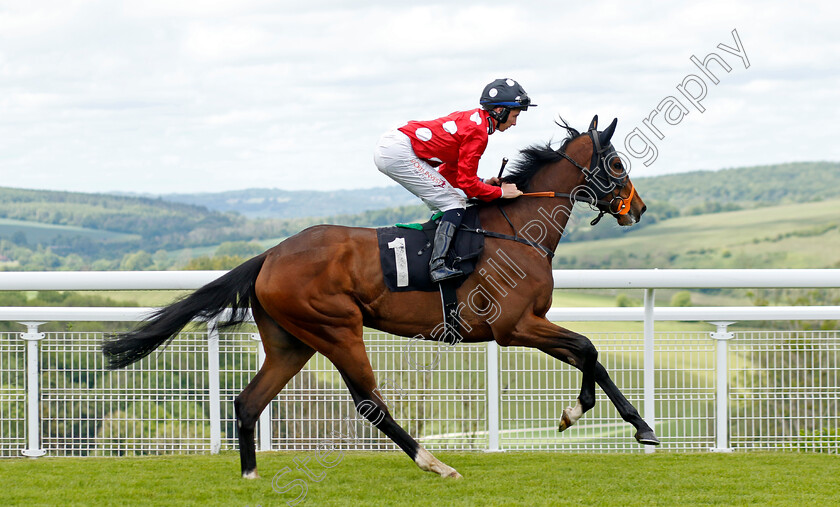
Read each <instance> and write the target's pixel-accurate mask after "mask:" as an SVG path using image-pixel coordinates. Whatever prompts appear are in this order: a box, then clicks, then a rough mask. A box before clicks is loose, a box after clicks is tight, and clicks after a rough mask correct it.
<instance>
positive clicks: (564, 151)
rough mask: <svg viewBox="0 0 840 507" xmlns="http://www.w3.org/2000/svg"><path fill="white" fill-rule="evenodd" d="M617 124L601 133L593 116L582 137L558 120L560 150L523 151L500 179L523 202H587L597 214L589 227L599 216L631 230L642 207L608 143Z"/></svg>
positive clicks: (532, 149) (544, 148) (636, 193)
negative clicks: (514, 189) (562, 138)
mask: <svg viewBox="0 0 840 507" xmlns="http://www.w3.org/2000/svg"><path fill="white" fill-rule="evenodd" d="M561 121H562V118H561ZM617 123H618V120H617V119H616V120H613V122H612V123H611V124H610V126H609V127H607V129H606V130H604V131H603V132H601V131H599V130H598V117H597V116H595V117H594V118H593V119H592V123H590V124H589V129H588V131H587V132H586V133H584V134H581V133H580V132H578V131H577V130H576V129H574V128H572V127H570V126H569V125H568V124H566V122H565V121H564V122H563V123H560V122H559V121H558V122H557V124H558V125H560V126H561V127H563V128H565V129H566V131H568V133H569V136H568V137H567V138H566V140H565V141H564V142H563V144H562V146H560V149H557V150H555V149H553V148H552V147H551V146H550V145H546V146H530V147H528V148H525V149H524V150H522V151H521V152H520V155H521V158H520V159H519V160H517V161H516V162H515V163H514V164H513V168H512V170H511V173H510V174H508V175H507V176H505V177H504V178H503V180H504V181H506V182H510V183H514V184H515V185H516V186H517V187H518V188H519V189H520V190H522V191H523V192H525V194H524V196H526V197H527V196H534V197H562V198H568V199H571V201H572V204H574V203H576V202H585V203H588V204H589V205H590V206H592V207H593V208H595V209H596V210H597V211H598V212H599V214H598V217H597V218H596V219H595V220H593V221H592V225H595V224H596V223H598V221H599V220H600V219H601V218H602V217H603V216H604V215H612V216H614V217H615V219H616V221H617V222H618V224H619V225H632V224H634V223H636V222H638V221H639V220H640V219H641V218H642V214H643V213H644V212H645V203H644V201H642V198H641V197H639V194H638V192H636V189H635V187H634V186H633V183H631V182H630V177H629V176H628V175H627V171H626V170H625V168H624V164H623V163H622V162H621V159H620V158H619V156H618V153H617V152H616V151H615V148H613V145H612V143H611V142H610V139H611V138H612V136H613V133H614V132H615V126H616V124H617ZM566 162H569V163H570V164H567V163H566ZM568 213H571V210H568Z"/></svg>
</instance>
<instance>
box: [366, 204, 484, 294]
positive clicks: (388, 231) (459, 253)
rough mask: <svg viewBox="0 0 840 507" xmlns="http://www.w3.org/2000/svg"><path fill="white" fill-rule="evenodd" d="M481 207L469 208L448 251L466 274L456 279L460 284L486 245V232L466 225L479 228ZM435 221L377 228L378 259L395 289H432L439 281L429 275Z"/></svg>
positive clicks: (392, 288) (389, 286) (387, 284)
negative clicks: (483, 233) (413, 225)
mask: <svg viewBox="0 0 840 507" xmlns="http://www.w3.org/2000/svg"><path fill="white" fill-rule="evenodd" d="M480 227H481V225H480V224H479V221H478V207H477V206H471V207H468V208H467V211H466V213H465V214H464V219H463V221H462V222H461V228H459V230H458V233H457V234H456V235H455V244H454V246H453V247H452V249H451V250H450V252H449V256H450V260H454V262H455V267H457V268H460V269H461V270H462V271H463V272H464V277H463V278H460V279H457V280H455V282H456V283H457V286H460V285H461V284H462V283H463V281H464V280H465V279H466V277H467V276H468V275H469V274H470V273H472V272H473V270H474V269H475V265H476V263H477V262H478V258H479V255H481V251H482V249H483V248H484V236H483V235H481V234H477V233H474V232H470V231H466V230H464V228H467V229H473V230H475V229H479V228H480ZM436 228H437V222H436V221H432V220H430V221H428V222H426V223H424V224H422V225H421V227H420V228H419V229H417V228H415V227H407V226H402V227H382V228H379V229H377V230H376V236H377V240H378V244H379V262H380V264H381V265H382V274H383V275H384V276H385V285H386V286H388V289H389V290H391V291H394V292H402V291H412V290H420V291H426V292H432V291H437V290H438V285H437V284H435V283H432V281H431V279H430V278H429V261H430V260H431V258H432V242H433V241H434V236H435V229H436Z"/></svg>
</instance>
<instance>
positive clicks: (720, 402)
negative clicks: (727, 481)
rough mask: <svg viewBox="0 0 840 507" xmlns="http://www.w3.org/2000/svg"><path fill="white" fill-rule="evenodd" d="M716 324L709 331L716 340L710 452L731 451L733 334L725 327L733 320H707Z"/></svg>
mask: <svg viewBox="0 0 840 507" xmlns="http://www.w3.org/2000/svg"><path fill="white" fill-rule="evenodd" d="M709 324H713V325H715V326H717V331H715V332H712V333H710V335H711V337H712V338H713V339H714V340H715V341H716V342H717V343H716V346H715V349H716V353H717V360H716V361H715V374H716V380H715V384H716V385H715V387H716V393H715V405H716V407H715V412H716V413H717V417H716V418H715V447H712V448H711V451H712V452H732V448H731V447H730V446H729V340H731V339H732V338H733V337H734V336H735V334H734V333H730V332H728V331H727V329H726V328H727V327H728V326H730V325H731V324H734V322H727V321H716V322H709Z"/></svg>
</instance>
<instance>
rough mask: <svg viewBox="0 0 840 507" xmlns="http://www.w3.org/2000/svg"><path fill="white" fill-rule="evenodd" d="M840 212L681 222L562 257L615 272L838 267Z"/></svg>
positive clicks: (809, 210)
mask: <svg viewBox="0 0 840 507" xmlns="http://www.w3.org/2000/svg"><path fill="white" fill-rule="evenodd" d="M838 209H840V200H832V201H822V202H810V203H803V204H789V205H783V206H773V207H764V208H755V209H749V210H741V211H730V212H726V213H714V214H706V215H696V216H686V217H677V218H672V219H669V220H664V221H662V222H659V223H657V224H653V225H650V226H647V227H644V228H640V229H639V230H636V231H630V232H628V233H627V234H623V235H622V236H621V237H620V238H612V239H601V240H597V241H582V242H569V243H561V244H560V246H559V247H558V249H557V257H558V261H560V260H562V258H563V257H567V258H577V259H586V262H588V263H589V264H590V265H591V266H593V267H597V266H603V267H612V268H721V269H725V268H827V267H838V266H840V216H838V211H837V210H838ZM585 265H586V263H584V266H576V267H585ZM559 267H561V268H562V265H561V266H559Z"/></svg>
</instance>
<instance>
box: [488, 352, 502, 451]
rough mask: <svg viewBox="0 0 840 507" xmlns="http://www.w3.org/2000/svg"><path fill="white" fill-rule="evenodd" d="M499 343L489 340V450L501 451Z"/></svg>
mask: <svg viewBox="0 0 840 507" xmlns="http://www.w3.org/2000/svg"><path fill="white" fill-rule="evenodd" d="M499 405H500V400H499V345H498V344H497V343H496V342H495V341H493V340H490V341H489V342H487V436H488V443H487V451H488V452H499Z"/></svg>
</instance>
